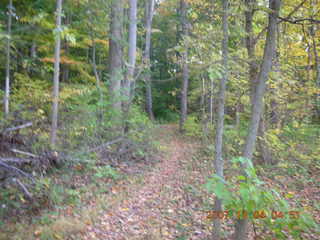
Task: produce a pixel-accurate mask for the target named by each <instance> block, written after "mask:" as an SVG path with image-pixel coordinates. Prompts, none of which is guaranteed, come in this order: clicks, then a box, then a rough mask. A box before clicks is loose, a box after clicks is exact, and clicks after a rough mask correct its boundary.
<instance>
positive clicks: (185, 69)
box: [180, 0, 189, 132]
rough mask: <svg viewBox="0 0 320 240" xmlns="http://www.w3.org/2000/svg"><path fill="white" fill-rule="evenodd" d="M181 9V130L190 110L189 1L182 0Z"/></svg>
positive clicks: (181, 130)
mask: <svg viewBox="0 0 320 240" xmlns="http://www.w3.org/2000/svg"><path fill="white" fill-rule="evenodd" d="M180 10H181V26H182V35H183V42H184V46H183V47H184V50H183V52H182V89H181V113H180V132H183V130H184V123H185V121H186V119H187V111H188V87H189V65H188V39H186V37H187V36H188V35H189V31H188V19H187V10H188V3H187V2H186V1H185V0H180Z"/></svg>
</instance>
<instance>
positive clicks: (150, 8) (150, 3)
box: [144, 0, 155, 121]
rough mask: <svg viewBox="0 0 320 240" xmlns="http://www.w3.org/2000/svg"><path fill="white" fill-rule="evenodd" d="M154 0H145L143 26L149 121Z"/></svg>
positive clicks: (152, 117)
mask: <svg viewBox="0 0 320 240" xmlns="http://www.w3.org/2000/svg"><path fill="white" fill-rule="evenodd" d="M154 4H155V2H154V0H147V1H146V9H145V28H146V40H145V41H146V42H145V51H144V63H145V64H146V72H145V83H146V111H147V113H148V116H149V118H150V120H151V121H154V114H153V98H152V85H151V68H150V57H151V56H150V50H151V35H152V20H153V15H154Z"/></svg>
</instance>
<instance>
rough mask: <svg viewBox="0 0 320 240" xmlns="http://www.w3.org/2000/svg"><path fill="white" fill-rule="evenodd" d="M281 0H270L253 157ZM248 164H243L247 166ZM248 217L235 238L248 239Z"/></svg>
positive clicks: (251, 137)
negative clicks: (270, 11)
mask: <svg viewBox="0 0 320 240" xmlns="http://www.w3.org/2000/svg"><path fill="white" fill-rule="evenodd" d="M280 5H281V0H269V8H270V9H271V10H272V13H270V14H269V24H268V32H267V39H266V43H265V48H264V55H263V61H262V64H261V68H260V72H259V75H258V78H257V80H258V81H257V82H258V84H257V87H256V94H255V96H254V101H253V107H252V113H251V120H250V125H249V133H248V136H247V139H246V144H245V147H244V151H243V157H245V158H247V159H252V157H253V153H254V150H255V145H256V140H257V134H258V127H259V122H260V119H261V114H262V111H263V96H264V93H265V89H266V81H267V79H268V75H269V73H270V70H271V67H272V59H273V57H274V55H275V49H276V34H277V19H278V16H279V11H280ZM245 167H247V166H243V168H245ZM248 224H249V222H248V219H240V220H239V221H238V222H237V224H236V231H235V234H234V239H236V240H245V239H247V229H248Z"/></svg>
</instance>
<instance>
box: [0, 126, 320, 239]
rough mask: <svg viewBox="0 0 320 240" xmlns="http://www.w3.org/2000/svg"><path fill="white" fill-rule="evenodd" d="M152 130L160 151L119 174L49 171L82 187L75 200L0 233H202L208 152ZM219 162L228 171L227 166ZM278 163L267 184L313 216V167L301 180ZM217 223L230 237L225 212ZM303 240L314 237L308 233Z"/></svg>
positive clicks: (207, 230) (208, 198) (169, 131)
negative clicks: (104, 177)
mask: <svg viewBox="0 0 320 240" xmlns="http://www.w3.org/2000/svg"><path fill="white" fill-rule="evenodd" d="M153 135H154V136H155V141H156V142H158V145H159V150H160V151H159V152H158V154H156V156H155V159H150V161H149V162H140V163H138V162H137V163H130V165H128V164H124V165H125V167H121V166H120V167H119V168H118V171H120V172H121V176H122V177H121V178H119V179H116V180H112V181H111V182H110V181H109V180H110V179H109V180H106V181H105V182H104V180H102V179H98V180H96V181H92V180H93V179H92V178H90V177H92V176H91V175H92V173H91V172H90V171H89V172H87V173H82V172H81V169H80V172H79V173H77V174H74V175H73V176H72V178H69V177H68V178H66V180H64V181H63V180H62V179H63V178H64V176H62V175H61V174H60V175H57V176H56V178H57V179H58V180H57V183H59V181H63V183H64V184H65V183H69V184H72V185H73V186H74V187H75V188H76V189H82V190H81V191H80V190H79V192H80V194H79V196H78V198H79V203H78V204H76V203H68V204H66V205H65V206H57V207H54V208H49V209H48V210H46V209H43V210H42V211H41V212H40V213H38V214H37V215H34V216H29V217H28V218H27V219H25V220H24V219H23V218H20V219H19V220H18V221H11V222H9V223H8V224H5V225H3V228H2V229H3V230H2V229H0V240H2V239H4V240H8V239H14V240H22V239H23V240H29V239H30V240H31V239H32V240H53V239H57V240H61V239H63V240H80V239H82V240H94V239H99V240H100V239H101V240H171V239H175V240H201V239H203V240H204V239H206V240H207V239H210V235H211V232H212V220H210V219H208V211H210V210H212V206H213V202H214V196H213V195H212V194H208V193H207V192H206V191H205V188H204V186H203V184H204V183H205V182H206V179H207V177H209V176H210V175H211V174H212V156H211V154H210V155H208V154H204V148H203V145H202V143H201V140H200V139H196V138H191V137H186V136H183V135H181V134H179V132H178V127H177V126H176V125H162V126H160V127H159V128H157V129H156V130H154V133H153ZM226 168H227V169H226V177H227V178H228V176H230V175H232V172H231V173H230V171H229V169H228V166H226ZM280 170H281V171H284V172H282V173H281V171H280ZM280 170H279V171H280V172H279V171H275V170H273V169H272V168H270V169H266V170H265V172H264V174H263V175H264V177H262V179H263V180H264V181H265V182H266V183H267V184H268V185H270V186H272V187H274V186H278V187H279V189H281V193H283V195H284V196H286V195H288V193H290V194H289V195H290V196H289V199H288V200H290V202H292V203H294V202H295V199H298V200H299V201H300V202H301V204H302V206H301V207H303V208H304V209H305V211H307V212H310V213H312V214H313V216H314V217H316V219H317V220H318V222H319V223H320V220H319V216H320V206H319V200H320V195H319V194H318V193H319V182H320V179H319V176H320V174H319V171H318V170H317V169H314V172H312V173H311V176H312V177H311V178H310V179H309V181H306V180H305V177H304V176H303V175H302V174H299V173H294V174H293V173H290V174H288V173H285V169H280ZM67 176H68V175H67ZM63 183H61V184H63ZM28 219H29V220H28ZM30 219H31V221H30ZM223 229H224V233H225V236H224V237H225V238H224V239H231V234H232V232H233V223H232V220H231V219H229V220H226V221H224V222H223ZM251 230H252V229H251ZM250 232H251V235H250V236H249V238H248V239H249V240H252V239H264V238H263V237H262V236H265V234H266V232H260V231H259V232H256V233H254V231H250ZM253 234H255V236H254V235H253ZM267 235H268V234H267ZM259 237H260V238H259ZM304 239H312V240H315V239H319V238H318V236H315V235H312V234H311V235H305V238H304Z"/></svg>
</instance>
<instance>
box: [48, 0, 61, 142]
mask: <svg viewBox="0 0 320 240" xmlns="http://www.w3.org/2000/svg"><path fill="white" fill-rule="evenodd" d="M61 15H62V0H57V10H56V35H55V51H54V76H53V104H52V125H51V139H50V143H51V146H52V147H53V148H54V147H55V145H56V140H57V129H58V107H59V75H60V49H61V35H60V32H61Z"/></svg>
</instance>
